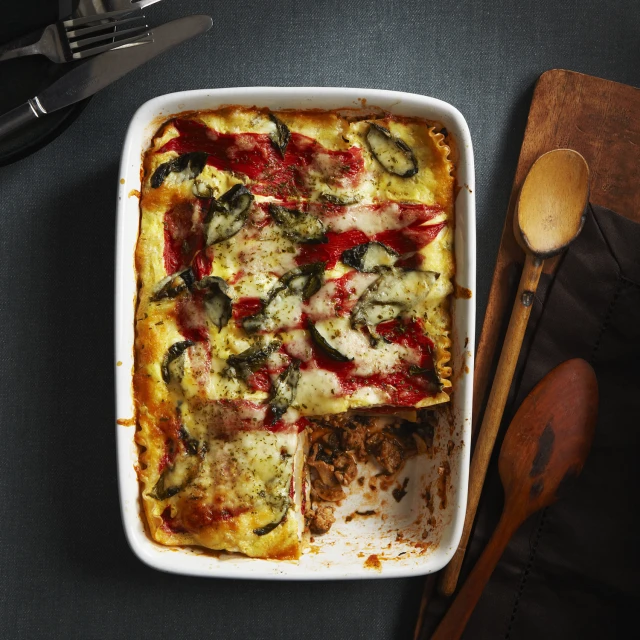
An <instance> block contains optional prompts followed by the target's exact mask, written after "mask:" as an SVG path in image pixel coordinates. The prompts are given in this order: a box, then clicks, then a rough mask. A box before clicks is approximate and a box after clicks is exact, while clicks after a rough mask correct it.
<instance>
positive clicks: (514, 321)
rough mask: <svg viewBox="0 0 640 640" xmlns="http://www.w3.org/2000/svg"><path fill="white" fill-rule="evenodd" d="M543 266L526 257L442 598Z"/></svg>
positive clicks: (448, 590)
mask: <svg viewBox="0 0 640 640" xmlns="http://www.w3.org/2000/svg"><path fill="white" fill-rule="evenodd" d="M542 264H543V261H542V259H541V258H537V257H535V256H534V255H532V254H530V253H527V255H526V259H525V263H524V268H523V270H522V276H521V277H520V284H519V286H518V294H517V296H516V300H515V302H514V305H513V311H512V312H511V319H510V320H509V327H508V329H507V335H506V336H505V339H504V343H503V345H502V352H501V353H500V360H499V361H498V368H497V370H496V375H495V378H494V379H493V385H492V387H491V393H490V394H489V400H488V401H487V408H486V409H485V412H484V418H483V420H482V425H481V427H480V432H479V434H478V440H477V442H476V446H475V449H474V450H473V458H472V459H471V468H470V470H469V496H468V502H467V512H466V515H465V520H464V528H463V530H462V538H461V539H460V543H459V545H458V549H457V551H456V552H455V554H454V556H453V558H452V559H451V562H450V563H449V564H448V565H447V567H446V568H445V570H444V572H443V574H442V578H441V580H440V585H439V591H440V593H442V594H443V595H445V596H450V595H451V594H452V593H453V592H454V591H455V590H456V585H457V583H458V576H459V575H460V569H461V567H462V561H463V560H464V554H465V552H466V550H467V543H468V542H469V537H470V535H471V529H472V528H473V521H474V520H475V517H476V511H477V509H478V502H479V501H480V494H481V493H482V486H483V484H484V479H485V476H486V475H487V467H488V466H489V460H491V453H492V451H493V445H494V444H495V441H496V436H497V435H498V430H499V429H500V423H501V421H502V414H503V413H504V407H505V404H506V403H507V396H508V395H509V389H510V388H511V381H512V380H513V374H514V371H515V369H516V363H517V362H518V356H519V355H520V349H521V347H522V340H523V338H524V332H525V329H526V328H527V323H528V322H529V315H531V306H532V304H533V297H534V294H535V292H536V289H537V288H538V281H539V280H540V274H541V273H542Z"/></svg>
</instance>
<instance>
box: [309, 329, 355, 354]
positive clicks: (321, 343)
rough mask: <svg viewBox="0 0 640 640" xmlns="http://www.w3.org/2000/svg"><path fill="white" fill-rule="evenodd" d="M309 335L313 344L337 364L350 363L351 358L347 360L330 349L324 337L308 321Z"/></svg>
mask: <svg viewBox="0 0 640 640" xmlns="http://www.w3.org/2000/svg"><path fill="white" fill-rule="evenodd" d="M307 326H308V327H309V333H310V334H311V339H312V340H313V341H314V342H315V344H317V345H318V347H320V348H321V349H322V351H324V353H326V354H327V355H328V356H329V357H330V358H333V359H334V360H336V361H337V362H352V361H353V358H349V357H348V356H345V355H344V354H343V353H340V351H338V350H337V349H335V348H334V347H332V346H331V345H330V344H329V343H328V342H327V340H326V339H325V337H324V336H323V335H322V334H321V333H320V332H319V331H318V329H317V328H316V326H315V325H314V324H313V322H311V320H309V322H308V325H307Z"/></svg>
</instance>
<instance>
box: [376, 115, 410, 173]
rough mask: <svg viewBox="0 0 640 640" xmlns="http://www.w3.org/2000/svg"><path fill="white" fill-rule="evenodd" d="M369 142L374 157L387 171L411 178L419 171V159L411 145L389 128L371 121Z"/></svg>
mask: <svg viewBox="0 0 640 640" xmlns="http://www.w3.org/2000/svg"><path fill="white" fill-rule="evenodd" d="M367 142H368V143H369V149H371V153H372V154H373V157H374V158H375V159H376V160H377V161H378V162H379V163H380V164H381V165H382V167H383V169H384V170H385V171H388V172H389V173H393V174H394V175H396V176H400V177H401V178H410V177H411V176H414V175H415V174H416V173H418V161H417V160H416V157H415V155H414V153H413V151H412V150H411V147H410V146H409V145H408V144H407V143H406V142H405V141H404V140H401V139H400V138H398V137H396V136H394V135H393V134H392V133H391V131H389V129H387V128H385V127H382V126H380V125H379V124H376V123H375V122H371V123H370V125H369V131H367Z"/></svg>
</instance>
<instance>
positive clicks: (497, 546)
mask: <svg viewBox="0 0 640 640" xmlns="http://www.w3.org/2000/svg"><path fill="white" fill-rule="evenodd" d="M507 511H508V510H507V509H506V508H505V510H504V511H503V512H502V517H501V518H500V522H499V523H498V526H497V527H496V529H495V531H494V532H493V535H492V536H491V539H490V540H489V543H488V544H487V546H486V547H485V548H484V551H483V552H482V555H481V556H480V558H479V560H478V562H477V564H476V566H475V567H473V569H472V571H471V573H470V574H469V577H468V578H467V580H466V582H465V583H464V585H463V586H462V589H460V592H459V593H458V595H457V596H456V598H455V600H454V601H453V604H452V605H451V606H450V607H449V610H448V611H447V613H446V614H445V615H444V618H442V620H441V621H440V624H439V625H438V628H437V629H436V630H435V632H434V634H433V635H432V636H431V640H457V639H458V638H460V637H461V636H462V633H463V632H464V630H465V627H466V626H467V622H468V621H469V618H470V617H471V614H472V613H473V610H474V609H475V606H476V604H477V603H478V600H479V599H480V596H481V595H482V592H483V590H484V587H485V585H486V584H487V581H488V580H489V578H490V577H491V574H492V573H493V570H494V569H495V568H496V564H498V560H500V558H501V556H502V554H503V552H504V550H505V548H506V546H507V544H508V543H509V540H510V539H511V536H512V535H513V534H514V532H515V531H516V529H517V528H518V527H519V526H520V524H521V522H520V521H517V522H516V521H514V518H512V517H510V516H508V515H507Z"/></svg>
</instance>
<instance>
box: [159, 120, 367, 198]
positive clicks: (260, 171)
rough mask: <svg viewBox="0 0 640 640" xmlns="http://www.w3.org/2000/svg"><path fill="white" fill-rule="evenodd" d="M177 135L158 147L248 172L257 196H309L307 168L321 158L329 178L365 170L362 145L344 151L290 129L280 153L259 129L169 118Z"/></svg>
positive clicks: (348, 177) (343, 178)
mask: <svg viewBox="0 0 640 640" xmlns="http://www.w3.org/2000/svg"><path fill="white" fill-rule="evenodd" d="M173 124H174V126H175V127H176V129H177V130H178V133H179V135H178V136H177V137H175V138H172V139H171V140H169V142H167V143H166V144H165V145H164V146H163V147H162V148H161V149H160V150H159V153H164V152H166V151H176V152H178V153H179V154H183V153H190V152H193V151H204V152H205V153H207V154H209V155H208V158H207V164H209V165H211V166H214V167H216V168H217V169H220V170H223V171H233V172H235V173H241V174H244V175H246V176H247V177H248V178H250V179H251V180H253V181H255V182H256V184H254V185H252V188H251V191H252V192H253V193H255V194H258V195H271V196H278V197H292V196H300V195H308V194H309V193H310V191H311V188H310V187H309V185H308V172H309V168H310V166H311V165H313V163H314V161H315V160H316V159H318V158H319V157H322V158H323V164H324V165H325V166H326V165H327V164H330V166H332V167H333V168H334V174H333V175H332V176H331V177H330V179H331V180H332V181H333V182H337V183H344V184H353V183H355V182H356V181H357V180H358V179H359V177H360V176H361V175H362V173H363V171H364V160H363V156H362V150H361V149H360V148H358V147H351V148H350V149H347V150H346V151H334V150H330V149H326V148H325V147H323V146H322V145H321V144H319V143H318V142H316V141H315V140H313V139H312V138H309V137H307V136H304V135H302V134H300V133H295V132H294V133H292V134H291V137H290V139H289V144H288V145H287V149H286V151H285V154H284V158H283V157H282V156H281V155H280V152H279V151H277V150H276V149H275V147H274V146H273V143H272V142H271V139H270V138H269V136H268V135H266V134H263V133H221V132H219V131H215V130H213V129H210V128H209V127H207V126H206V125H205V124H203V123H201V122H197V121H195V120H184V119H180V118H178V119H176V120H174V121H173Z"/></svg>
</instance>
